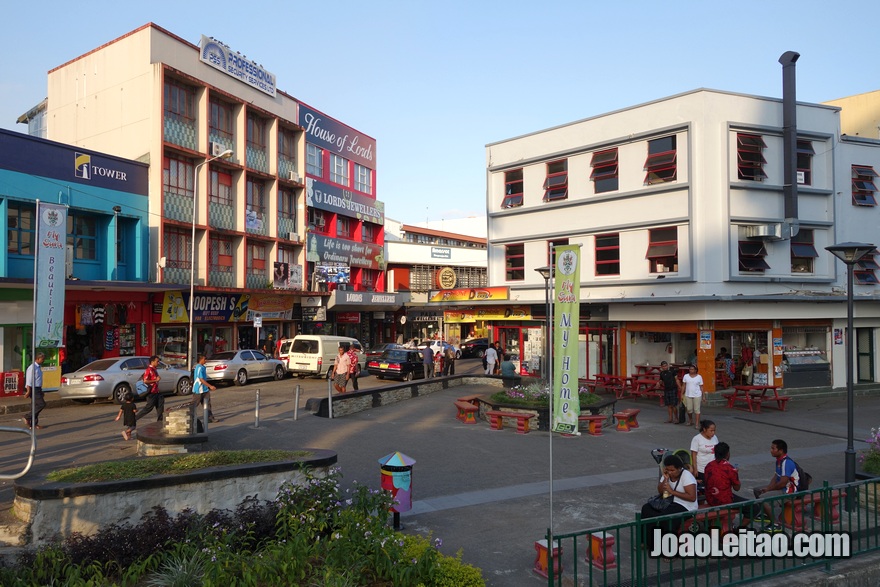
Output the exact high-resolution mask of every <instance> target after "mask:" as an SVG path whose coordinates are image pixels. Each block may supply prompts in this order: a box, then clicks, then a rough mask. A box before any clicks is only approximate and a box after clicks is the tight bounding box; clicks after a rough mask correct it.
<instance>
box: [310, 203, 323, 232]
mask: <svg viewBox="0 0 880 587" xmlns="http://www.w3.org/2000/svg"><path fill="white" fill-rule="evenodd" d="M309 225H310V226H314V227H315V230H316V231H318V232H324V233H326V232H327V217H326V216H325V215H324V211H323V210H316V209H314V208H309Z"/></svg>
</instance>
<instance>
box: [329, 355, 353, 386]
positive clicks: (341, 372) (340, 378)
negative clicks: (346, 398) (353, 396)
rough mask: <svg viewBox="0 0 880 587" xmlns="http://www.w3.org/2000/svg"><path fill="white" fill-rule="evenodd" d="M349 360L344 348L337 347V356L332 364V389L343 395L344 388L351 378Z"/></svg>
mask: <svg viewBox="0 0 880 587" xmlns="http://www.w3.org/2000/svg"><path fill="white" fill-rule="evenodd" d="M350 372H351V359H350V358H349V357H348V353H346V349H345V347H342V346H341V347H339V354H337V355H336V359H335V361H334V362H333V388H334V389H335V390H336V391H337V392H338V393H344V392H345V387H346V386H347V385H348V379H349V377H351V373H350Z"/></svg>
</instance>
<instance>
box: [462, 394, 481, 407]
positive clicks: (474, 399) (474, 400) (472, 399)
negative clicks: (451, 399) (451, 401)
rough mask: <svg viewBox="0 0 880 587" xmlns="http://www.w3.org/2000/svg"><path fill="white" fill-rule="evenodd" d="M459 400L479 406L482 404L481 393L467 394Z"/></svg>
mask: <svg viewBox="0 0 880 587" xmlns="http://www.w3.org/2000/svg"><path fill="white" fill-rule="evenodd" d="M458 401H460V402H467V403H469V404H473V405H475V406H479V405H480V396H479V395H466V396H464V397H460V398H458Z"/></svg>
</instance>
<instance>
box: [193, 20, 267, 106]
mask: <svg viewBox="0 0 880 587" xmlns="http://www.w3.org/2000/svg"><path fill="white" fill-rule="evenodd" d="M199 60H200V61H202V62H203V63H207V64H208V65H210V66H211V67H213V68H214V69H219V70H220V71H222V72H223V73H225V74H226V75H229V76H232V77H234V78H236V79H237V80H240V81H242V82H244V83H246V84H247V85H249V86H251V87H253V88H256V89H258V90H260V91H261V92H263V93H266V94H269V95H270V96H272V97H273V98H274V97H275V74H273V73H269V72H268V71H266V70H265V69H264V68H263V66H262V65H259V64H257V63H255V62H254V61H250V60H249V59H246V58H245V57H244V56H243V55H242V54H241V53H238V52H233V51H232V49H230V48H229V47H227V46H226V45H224V44H223V43H221V42H220V41H217V40H215V39H212V38H211V37H206V36H205V35H202V41H201V43H199Z"/></svg>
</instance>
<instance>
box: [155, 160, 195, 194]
mask: <svg viewBox="0 0 880 587" xmlns="http://www.w3.org/2000/svg"><path fill="white" fill-rule="evenodd" d="M194 171H195V166H194V165H193V164H192V161H189V160H186V159H175V158H173V157H165V159H164V161H163V162H162V188H163V189H164V190H165V193H166V194H175V195H178V196H185V197H187V198H191V197H193V192H194V191H195V173H194Z"/></svg>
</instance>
